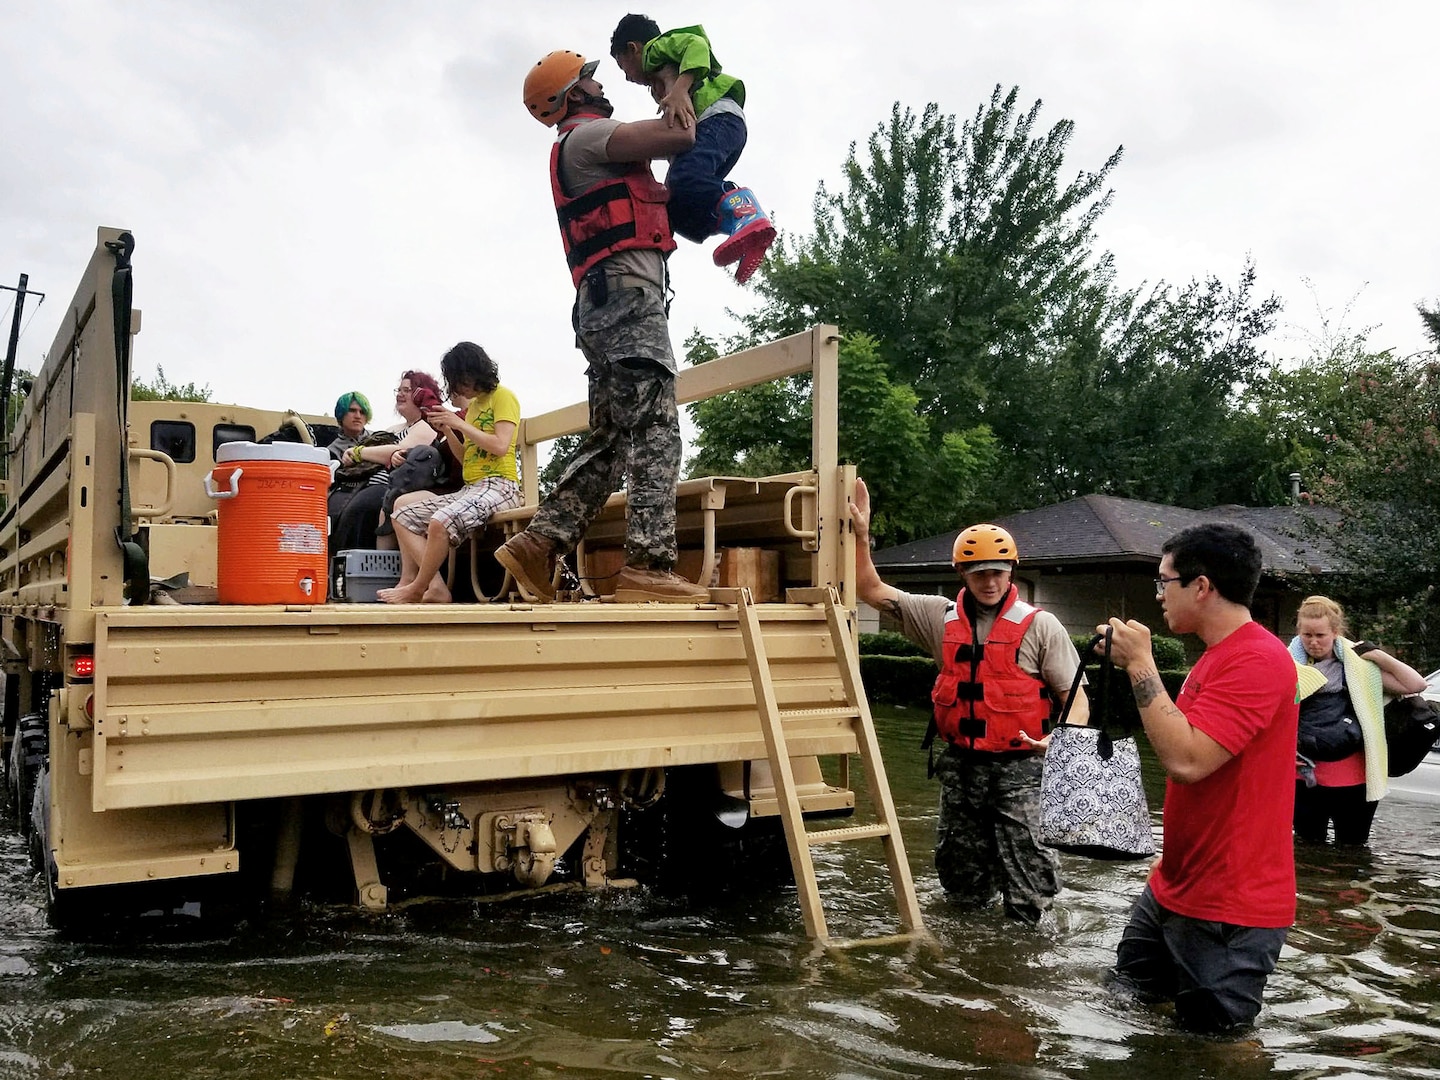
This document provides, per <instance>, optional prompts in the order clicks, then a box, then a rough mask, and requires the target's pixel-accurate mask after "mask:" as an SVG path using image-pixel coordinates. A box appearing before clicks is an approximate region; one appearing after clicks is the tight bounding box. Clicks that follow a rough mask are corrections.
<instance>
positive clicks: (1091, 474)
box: [697, 87, 1281, 543]
mask: <svg viewBox="0 0 1440 1080" xmlns="http://www.w3.org/2000/svg"><path fill="white" fill-rule="evenodd" d="M1018 102H1019V91H1018V89H1015V88H1012V89H1010V90H1009V91H1003V90H1002V88H1000V87H996V89H995V91H994V93H993V94H992V95H991V97H990V100H989V101H988V102H987V103H986V104H984V105H982V106H981V107H980V108H979V109H977V110H976V112H975V114H974V116H973V117H971V118H970V119H969V120H967V121H966V122H965V123H964V124H963V125H960V126H959V127H958V129H957V125H956V121H955V120H954V118H953V117H950V116H946V115H944V114H943V113H942V112H941V111H940V109H939V107H938V106H937V105H934V104H932V105H929V106H927V107H926V108H925V109H924V110H923V112H922V113H921V114H920V115H919V116H917V115H916V114H915V113H913V112H912V111H910V110H908V109H903V108H902V107H901V106H900V105H899V104H898V103H897V104H896V105H895V106H894V108H893V109H892V112H891V116H890V118H889V120H888V121H887V122H885V123H884V124H881V125H880V126H879V127H877V129H876V130H875V131H874V132H873V133H872V134H871V136H870V138H869V140H868V142H867V144H866V148H865V152H864V153H863V154H862V153H861V152H860V151H859V150H858V148H857V147H856V146H852V147H851V151H850V155H849V158H848V160H847V161H846V163H845V170H844V188H843V190H841V191H839V192H838V193H832V192H830V191H829V190H827V189H826V187H825V186H824V185H821V187H820V188H819V191H818V193H817V195H816V199H815V212H814V228H813V232H812V233H810V234H809V235H805V236H800V237H786V238H785V241H784V243H783V244H782V245H781V246H780V248H779V250H778V252H775V253H773V254H772V256H771V257H770V259H769V260H767V263H766V265H765V270H764V274H763V275H762V278H761V280H760V283H759V285H758V289H759V292H760V295H761V297H762V300H763V303H762V305H761V306H760V308H759V309H758V310H756V311H755V312H753V313H752V314H750V315H748V316H746V317H745V319H744V320H743V326H744V328H745V331H744V333H743V334H742V335H741V336H740V340H738V341H736V342H734V343H733V344H736V345H746V344H753V343H755V342H756V341H757V340H763V339H768V338H771V337H774V336H777V335H782V334H788V333H794V332H797V331H799V330H802V329H804V328H805V327H806V326H808V325H811V324H813V323H816V322H834V323H836V324H838V325H839V326H840V328H841V330H842V332H843V333H845V334H846V335H847V337H852V336H858V335H864V336H865V337H866V340H867V341H869V343H870V344H869V346H868V350H869V355H872V356H873V357H874V358H875V360H876V361H877V362H878V365H879V368H878V370H879V372H880V374H882V375H883V376H884V381H883V382H876V383H874V385H875V386H876V387H878V388H879V389H880V390H881V391H882V392H883V393H884V394H890V393H895V392H908V393H911V394H913V397H914V409H915V411H916V412H917V414H918V415H919V416H920V417H921V418H923V419H924V420H925V421H926V428H925V439H926V443H925V446H924V447H923V451H922V452H920V453H919V454H918V455H917V456H915V457H912V459H911V464H910V467H909V468H908V469H906V470H904V471H903V475H904V478H905V479H906V480H907V481H910V480H916V479H920V480H930V479H934V478H935V477H936V476H937V475H938V476H940V477H945V478H946V479H947V480H948V482H943V483H940V484H938V485H934V486H929V487H925V486H922V485H919V484H906V485H904V486H895V487H892V486H890V482H889V481H884V480H880V476H881V475H882V473H883V468H880V467H877V466H879V465H880V460H879V455H878V448H879V446H880V444H881V441H882V439H883V438H884V437H885V435H886V434H887V433H886V432H885V431H883V430H880V429H875V430H871V431H869V432H866V433H861V432H850V433H848V435H849V438H850V443H851V445H853V446H855V447H856V448H857V457H856V460H857V463H858V464H859V466H860V468H861V470H862V472H864V473H865V474H866V475H867V478H869V479H872V480H874V481H876V482H875V483H873V484H872V486H873V487H874V488H875V490H876V492H877V500H876V505H877V508H878V507H885V508H886V515H885V520H884V521H883V522H881V521H880V520H878V519H877V528H876V535H877V537H879V538H880V539H881V540H882V542H885V543H894V542H897V541H901V540H905V539H910V538H912V537H913V536H915V535H923V534H924V530H927V529H930V530H932V531H938V530H939V529H942V528H945V527H951V526H953V525H954V523H955V522H956V521H959V520H962V519H974V518H979V517H983V516H990V515H992V514H999V513H1004V512H1006V511H1009V510H1015V509H1021V508H1028V507H1033V506H1036V505H1042V504H1044V503H1047V502H1053V501H1057V500H1060V499H1065V498H1070V497H1073V496H1075V495H1079V494H1085V493H1088V492H1094V491H1101V492H1111V493H1115V494H1121V495H1127V496H1131V497H1135V498H1149V499H1156V500H1160V501H1168V502H1178V503H1181V504H1184V505H1210V504H1213V503H1216V502H1224V501H1236V502H1240V501H1252V500H1253V499H1254V498H1256V497H1258V496H1257V492H1259V491H1261V490H1266V491H1269V492H1270V493H1271V494H1274V493H1275V492H1277V491H1279V490H1281V489H1280V486H1279V485H1278V483H1275V482H1271V483H1270V484H1269V486H1268V488H1267V487H1266V485H1265V484H1264V483H1262V477H1264V476H1265V475H1267V474H1268V473H1269V472H1273V469H1270V468H1269V467H1268V466H1267V464H1266V463H1265V462H1264V461H1263V460H1262V459H1261V457H1260V454H1259V451H1260V449H1261V448H1263V445H1264V430H1263V427H1262V426H1261V424H1260V422H1259V420H1258V419H1257V417H1256V416H1255V415H1254V413H1253V411H1247V410H1246V408H1245V401H1246V394H1247V392H1248V390H1249V388H1250V387H1251V385H1252V384H1253V383H1254V382H1255V381H1256V380H1259V379H1261V378H1263V376H1264V375H1265V373H1266V372H1267V371H1268V361H1267V360H1266V358H1265V356H1264V354H1263V353H1262V352H1261V350H1260V348H1259V344H1258V342H1259V340H1260V339H1261V338H1262V337H1263V335H1264V334H1265V333H1266V332H1268V330H1269V329H1271V328H1272V327H1273V324H1274V318H1275V314H1276V312H1277V310H1278V308H1279V303H1278V301H1276V300H1275V299H1274V298H1273V297H1271V298H1268V299H1262V298H1260V297H1259V296H1257V292H1256V286H1255V278H1256V275H1255V270H1254V267H1253V266H1250V265H1248V264H1247V265H1246V266H1245V267H1244V269H1243V271H1242V273H1241V276H1240V279H1239V281H1238V283H1236V284H1235V285H1233V286H1227V285H1225V284H1223V283H1222V282H1220V281H1219V280H1218V279H1216V278H1208V279H1206V280H1203V281H1194V282H1191V283H1190V284H1189V285H1187V286H1184V287H1181V288H1175V287H1172V286H1169V285H1167V284H1165V283H1164V282H1161V283H1159V284H1157V285H1154V286H1149V287H1142V288H1138V289H1133V290H1129V291H1123V290H1120V289H1118V288H1117V287H1116V285H1115V282H1114V268H1113V264H1112V260H1111V257H1110V256H1109V254H1108V253H1103V252H1097V251H1096V248H1095V235H1094V233H1095V225H1096V222H1097V220H1098V219H1099V217H1100V216H1101V215H1102V214H1103V213H1104V211H1105V209H1106V207H1107V206H1108V205H1109V202H1110V198H1111V193H1110V191H1109V190H1108V189H1107V188H1106V187H1105V185H1106V181H1107V178H1108V176H1109V174H1110V172H1111V170H1112V169H1114V168H1115V167H1116V166H1117V165H1118V163H1119V161H1120V158H1121V154H1122V150H1121V149H1117V150H1116V151H1115V152H1114V153H1113V154H1111V155H1110V157H1109V158H1107V159H1106V160H1105V161H1104V162H1103V163H1102V164H1101V166H1100V167H1099V168H1098V169H1095V170H1093V171H1086V170H1081V171H1079V172H1078V173H1074V174H1073V178H1072V179H1068V180H1067V179H1066V166H1065V153H1066V150H1067V148H1068V146H1069V143H1070V140H1071V138H1072V136H1073V134H1074V125H1073V123H1072V122H1071V121H1069V120H1061V121H1059V122H1057V123H1056V124H1054V125H1053V126H1051V127H1050V128H1049V129H1048V130H1042V129H1041V127H1040V125H1039V114H1040V109H1041V103H1040V102H1036V103H1035V104H1034V105H1032V106H1031V107H1030V108H1029V109H1022V108H1021V107H1020V106H1019V103H1018ZM849 359H850V362H851V363H855V362H856V361H857V358H856V357H850V358H849ZM872 378H873V375H872ZM792 393H793V391H789V390H785V389H780V390H767V391H762V392H759V393H756V394H754V395H753V396H751V397H750V398H748V399H747V400H746V401H745V403H744V404H743V405H741V404H738V403H737V404H735V405H734V406H733V408H732V409H730V410H728V411H724V412H712V413H701V414H699V415H697V423H698V424H699V425H700V427H701V430H702V446H706V445H707V444H706V441H705V440H706V437H707V436H710V435H711V434H712V433H713V434H714V436H715V440H714V443H713V444H712V445H713V446H714V447H715V448H717V449H718V454H717V455H716V456H718V457H720V458H724V459H726V460H732V461H738V460H740V459H742V458H745V457H747V455H751V454H754V455H756V456H758V457H759V458H761V459H763V460H764V461H766V462H767V463H770V462H774V461H776V460H785V459H786V456H785V454H784V453H783V452H782V451H783V448H784V440H785V439H787V438H790V437H793V436H792V435H789V434H787V433H786V432H784V431H781V430H779V429H780V428H781V427H782V425H780V424H778V423H772V422H769V421H770V418H773V417H782V416H794V415H796V413H795V409H796V408H797V407H798V400H799V399H795V400H792V399H791V397H790V396H789V395H791V394H792ZM878 420H879V417H877V416H874V415H872V414H867V413H866V412H865V411H863V410H861V411H855V412H852V413H851V414H850V415H848V416H847V415H842V425H843V424H847V423H869V422H875V421H878ZM747 433H748V434H747ZM982 433H983V438H982ZM846 436H847V432H845V431H842V439H844V438H845V437H846ZM747 438H748V439H749V440H751V441H750V442H748V443H747V442H746V439H747ZM982 451H983V452H982ZM977 454H978V456H976V455H977ZM865 455H870V460H867V458H866V456H865ZM967 458H969V459H973V460H971V464H970V465H969V466H968V467H969V468H971V469H972V470H973V469H977V468H980V467H982V463H983V468H984V469H985V473H984V475H979V474H977V473H976V472H973V471H972V472H971V473H969V474H968V475H967V476H966V477H965V479H964V482H956V480H955V478H954V476H953V474H952V473H951V471H950V470H952V469H953V468H955V467H957V466H956V462H958V461H965V460H967ZM700 460H702V461H704V460H709V457H708V455H707V454H706V453H705V452H703V451H702V455H701V458H700ZM921 463H923V464H921ZM937 522H938V523H939V524H938V525H936V524H935V523H937ZM911 529H916V530H920V532H919V533H915V532H911V531H910V530H911Z"/></svg>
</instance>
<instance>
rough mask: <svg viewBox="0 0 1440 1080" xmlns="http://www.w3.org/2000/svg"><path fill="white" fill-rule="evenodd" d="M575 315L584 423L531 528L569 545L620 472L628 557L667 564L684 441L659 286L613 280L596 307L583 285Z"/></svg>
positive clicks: (635, 563) (671, 560) (647, 563)
mask: <svg viewBox="0 0 1440 1080" xmlns="http://www.w3.org/2000/svg"><path fill="white" fill-rule="evenodd" d="M576 324H577V327H576V330H577V343H578V344H579V346H580V349H581V351H582V352H583V353H584V354H585V359H586V360H587V361H589V365H590V366H589V367H588V368H587V370H586V377H587V378H588V380H589V384H590V387H589V400H590V433H589V434H588V435H587V436H586V437H585V440H584V442H582V443H581V444H580V446H579V448H578V449H577V450H576V451H575V454H574V456H573V457H571V459H570V461H569V463H568V464H567V465H566V467H565V472H564V473H563V474H562V475H561V477H560V479H559V480H558V481H557V482H556V484H555V488H554V490H553V491H551V493H550V495H549V496H548V497H547V498H546V499H545V502H544V504H543V505H542V506H541V507H540V509H539V510H538V511H537V512H536V514H535V519H534V521H533V522H532V523H531V525H530V528H531V529H533V530H534V531H536V532H538V533H540V534H541V535H542V536H548V537H549V538H550V539H552V540H554V541H556V543H557V544H559V545H560V547H561V549H562V550H566V551H568V550H569V549H571V548H573V547H574V546H575V545H576V544H577V543H579V541H580V538H581V537H582V536H584V535H585V529H586V527H587V526H589V524H590V522H591V521H592V520H593V519H594V518H595V515H596V514H598V513H599V512H600V510H601V508H602V507H603V506H604V505H605V500H606V499H608V498H609V497H610V495H611V493H612V492H615V491H618V490H619V489H620V486H621V482H622V481H623V482H624V486H625V492H626V498H627V501H628V504H629V510H628V516H627V520H626V528H625V559H626V562H628V563H629V564H630V565H631V566H649V567H654V568H656V569H663V570H668V569H670V568H671V567H673V566H674V565H675V556H676V551H675V482H676V480H677V479H678V478H679V475H680V452H681V443H680V414H679V410H678V409H677V408H676V405H675V373H674V364H675V361H674V358H673V356H672V354H671V352H670V328H669V324H668V323H667V322H666V320H665V309H664V306H663V302H662V300H661V298H660V294H659V291H658V290H654V289H650V288H643V289H642V288H623V289H612V290H611V292H610V296H609V299H608V301H607V303H606V304H605V305H603V306H600V307H597V306H595V305H593V304H591V303H590V302H589V298H588V295H587V292H586V290H585V289H583V288H582V289H581V290H580V297H579V301H578V304H577V311H576Z"/></svg>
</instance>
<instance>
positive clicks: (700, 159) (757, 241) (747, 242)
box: [610, 15, 775, 284]
mask: <svg viewBox="0 0 1440 1080" xmlns="http://www.w3.org/2000/svg"><path fill="white" fill-rule="evenodd" d="M610 55H611V56H612V57H613V58H614V60H615V62H616V63H617V64H618V65H619V66H620V70H621V71H622V72H624V74H625V78H626V79H627V80H629V81H630V82H633V83H639V84H640V85H642V86H648V87H650V92H651V94H653V95H654V97H655V100H656V101H657V102H658V103H659V104H660V108H661V110H662V111H663V112H664V114H665V118H666V120H667V121H669V122H670V124H671V125H672V126H673V125H675V124H679V125H680V126H681V127H689V126H690V125H691V124H694V125H695V145H694V147H692V148H691V149H690V150H687V151H686V152H685V153H683V154H680V155H679V156H677V157H676V158H675V159H674V161H672V162H671V163H670V171H669V173H668V174H667V175H666V177H665V186H666V187H667V188H669V189H670V203H669V212H670V227H671V229H672V230H674V231H675V232H677V233H679V234H680V235H681V236H683V237H685V238H686V239H687V240H693V241H695V242H696V243H703V242H704V241H705V240H706V239H707V238H708V237H711V236H714V235H716V234H717V233H724V234H725V235H726V239H725V240H723V241H721V243H720V246H719V247H718V248H716V249H715V265H716V266H728V265H729V264H730V263H733V262H738V263H739V264H740V265H739V267H737V269H736V273H735V280H736V281H738V282H740V283H742V284H743V283H744V282H745V281H748V280H749V278H750V275H751V274H753V273H754V272H755V271H756V269H757V268H758V267H759V266H760V262H761V260H762V259H764V257H765V252H766V250H767V249H768V248H769V247H770V245H771V243H773V242H774V240H775V227H774V226H773V225H772V224H771V223H770V218H769V217H768V216H767V215H766V213H765V211H764V210H762V209H761V208H760V204H759V202H757V201H756V199H755V193H754V192H752V191H751V190H750V189H749V188H743V187H738V186H736V185H735V184H733V183H731V182H730V181H728V180H726V179H725V178H726V177H727V176H728V175H729V174H730V170H731V169H733V168H734V167H735V163H736V162H737V161H739V160H740V152H741V151H742V150H744V149H745V140H746V136H747V132H746V127H745V112H744V109H743V106H744V104H745V84H744V83H742V82H741V81H740V80H739V79H737V78H735V76H733V75H729V74H727V73H725V72H724V71H722V70H721V68H720V61H718V60H716V59H715V54H714V53H713V52H712V51H711V50H710V40H709V39H708V38H707V37H706V36H705V31H704V29H703V28H702V27H699V26H687V27H684V28H683V29H680V30H671V31H668V32H666V33H664V34H662V33H661V32H660V27H659V25H658V24H657V23H656V22H655V20H654V19H651V18H649V17H648V16H645V15H626V16H625V17H624V18H623V19H621V20H620V24H619V25H618V26H616V27H615V33H614V34H613V35H611V38H610Z"/></svg>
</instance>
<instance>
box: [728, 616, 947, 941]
mask: <svg viewBox="0 0 1440 1080" xmlns="http://www.w3.org/2000/svg"><path fill="white" fill-rule="evenodd" d="M712 595H714V597H715V599H716V600H717V601H719V602H721V603H734V604H735V606H736V609H737V610H738V612H739V616H740V618H739V623H740V636H741V638H742V639H743V640H744V643H745V659H746V661H747V662H748V663H749V666H750V680H751V682H752V683H753V684H754V687H755V703H756V705H757V706H758V708H759V712H760V726H761V728H762V730H763V731H764V735H765V747H766V750H767V752H768V754H769V757H770V770H771V774H772V776H773V778H774V783H775V794H776V797H777V801H778V802H779V806H780V819H781V822H782V823H783V825H784V828H785V843H786V846H787V847H788V849H789V852H790V865H791V866H792V868H793V869H794V871H795V884H796V887H797V889H798V891H799V895H800V913H801V915H802V917H803V918H804V920H805V932H806V934H807V935H809V936H810V937H811V938H813V939H815V940H816V941H817V942H818V943H820V944H821V945H823V946H827V947H831V948H844V947H848V946H852V945H860V944H884V943H888V942H892V941H906V940H911V939H914V938H916V937H920V936H923V935H924V934H925V930H924V926H923V924H922V922H921V917H920V904H919V901H918V900H917V899H916V897H915V882H914V880H913V879H912V878H911V875H910V864H909V862H907V861H906V858H905V845H904V842H903V841H902V839H901V837H900V826H899V822H898V820H897V818H896V815H895V801H894V799H893V798H892V797H891V795H890V784H889V782H888V781H887V779H886V777H885V765H884V763H883V762H882V761H881V759H880V743H879V740H878V739H877V738H876V735H875V722H874V720H873V718H872V717H871V715H870V706H869V703H868V702H867V701H866V699H865V691H864V687H863V686H862V685H861V682H860V661H859V657H858V655H857V652H856V649H855V646H854V642H853V639H852V636H851V633H850V624H849V621H848V620H847V619H846V617H845V616H844V614H843V613H842V612H841V610H840V606H839V603H838V601H837V599H836V594H835V590H834V589H833V588H807V589H790V590H788V591H787V593H786V600H787V602H789V603H792V604H815V605H823V606H824V609H825V619H826V622H827V623H828V624H829V628H830V639H831V642H832V643H833V646H834V650H835V662H836V664H837V665H839V668H840V677H841V680H842V682H843V685H844V688H845V700H846V704H845V705H844V706H842V707H841V708H840V709H839V710H838V711H839V712H840V713H841V714H843V716H844V717H845V718H846V719H847V720H848V721H849V722H850V724H851V726H852V728H853V730H854V732H855V740H856V747H857V752H858V753H859V755H860V760H861V761H862V762H863V764H864V766H865V776H866V779H867V781H868V783H869V789H870V801H871V806H872V807H873V809H874V813H875V817H876V821H875V823H874V824H871V825H851V826H845V827H841V828H833V827H832V828H822V829H815V830H808V829H807V828H806V826H805V817H804V815H803V813H802V812H801V810H800V801H799V798H798V797H797V794H796V788H795V775H794V771H793V769H792V768H791V765H790V751H789V748H788V746H787V745H786V742H785V728H784V721H785V718H786V716H787V715H792V714H791V713H788V712H787V711H785V710H782V709H781V708H780V707H779V706H778V705H777V704H776V700H775V683H774V680H773V678H772V677H771V672H770V661H769V658H768V656H767V655H766V651H765V641H764V638H763V637H762V635H761V632H760V619H759V616H758V614H757V612H756V606H755V601H754V598H753V596H752V595H751V592H750V590H749V589H747V588H740V589H725V590H721V589H715V590H712ZM825 711H826V712H827V714H828V713H829V712H831V711H832V710H828V709H827V710H825ZM805 712H806V710H795V711H794V715H800V714H803V713H805ZM870 839H879V840H880V842H881V845H882V846H883V848H884V851H885V861H886V863H887V865H888V867H889V871H890V885H891V888H892V890H893V891H894V893H895V906H896V908H897V910H898V912H899V917H900V926H901V928H902V933H899V934H894V935H891V936H889V937H884V938H869V939H864V940H861V941H833V940H831V938H830V936H829V933H828V931H827V929H826V926H825V910H824V907H823V905H822V904H821V901H820V890H819V887H818V885H817V884H816V881H815V864H814V862H813V861H812V860H811V858H810V848H811V847H813V846H814V845H816V844H833V843H843V842H848V841H852V840H870Z"/></svg>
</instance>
